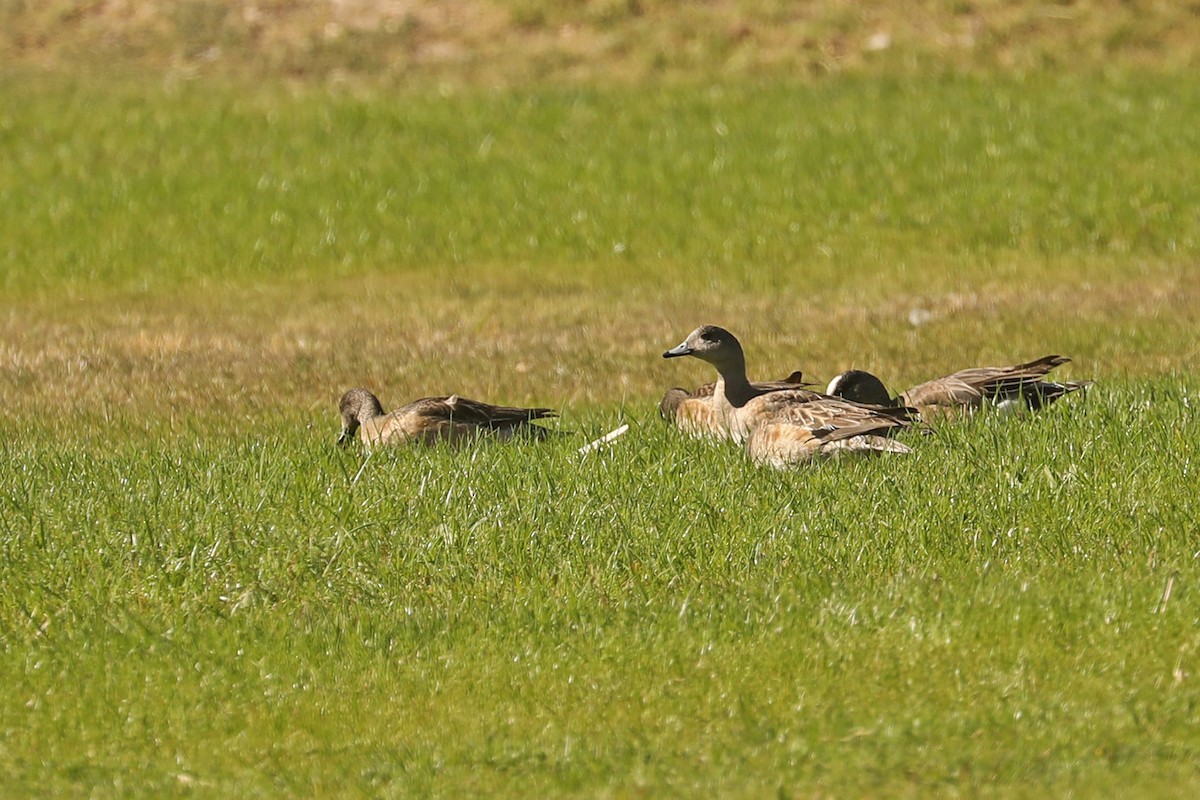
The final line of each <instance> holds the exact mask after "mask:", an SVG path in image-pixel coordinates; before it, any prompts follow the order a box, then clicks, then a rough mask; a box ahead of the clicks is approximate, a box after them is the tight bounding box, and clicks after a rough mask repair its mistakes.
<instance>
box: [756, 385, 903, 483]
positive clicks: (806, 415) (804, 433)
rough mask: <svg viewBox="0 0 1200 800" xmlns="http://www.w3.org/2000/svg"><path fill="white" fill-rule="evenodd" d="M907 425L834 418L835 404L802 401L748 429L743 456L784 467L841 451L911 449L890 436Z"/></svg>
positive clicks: (894, 420)
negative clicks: (748, 433) (748, 434)
mask: <svg viewBox="0 0 1200 800" xmlns="http://www.w3.org/2000/svg"><path fill="white" fill-rule="evenodd" d="M909 424H910V423H909V422H908V421H907V420H905V419H903V418H901V417H889V416H887V415H884V414H876V415H868V418H867V419H865V420H863V421H861V422H853V421H852V420H851V419H838V418H837V416H836V413H835V407H834V406H832V405H830V404H829V403H827V402H822V401H817V402H813V403H803V404H800V405H797V406H792V407H791V408H789V409H788V411H787V412H786V413H784V414H783V415H781V416H779V417H774V418H771V419H769V420H768V421H766V422H763V423H762V424H760V425H759V426H758V427H756V428H755V429H754V430H753V431H751V432H750V437H749V438H748V439H746V454H747V455H748V456H749V457H750V460H751V461H753V462H754V463H755V464H758V465H759V466H768V467H774V468H775V469H787V468H788V467H794V466H799V465H801V464H804V463H807V462H809V461H812V460H813V459H815V458H830V457H834V456H840V455H845V454H855V453H857V454H865V455H872V454H878V453H911V452H912V449H911V448H910V447H909V446H908V445H906V444H904V443H902V442H898V441H896V440H895V439H891V438H888V437H889V436H890V435H891V434H892V433H894V432H895V431H896V430H899V429H901V428H906V427H908V426H909Z"/></svg>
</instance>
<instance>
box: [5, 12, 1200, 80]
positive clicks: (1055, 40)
mask: <svg viewBox="0 0 1200 800" xmlns="http://www.w3.org/2000/svg"><path fill="white" fill-rule="evenodd" d="M1198 57H1200V3H1197V2H1194V0H1189V1H1188V2H1176V3H1166V2H1160V1H1157V0H1135V1H1134V2H1122V1H1121V0H1102V2H1094V3H1083V2H1073V0H1058V2H1051V3H1047V2H1034V1H1033V0H1024V1H1022V2H1003V1H1002V0H922V2H917V3H905V4H899V5H898V4H887V3H857V2H849V1H848V0H809V1H808V2H800V3H793V2H787V1H786V0H720V1H718V2H707V3H677V2H668V1H667V0H576V1H575V2H568V3H552V2H549V1H548V0H510V1H509V2H499V1H498V0H454V2H446V0H339V2H315V1H314V0H307V1H306V2H283V1H281V0H235V1H234V2H217V1H216V0H184V1H183V2H176V3H155V2H148V0H123V1H110V2H92V3H77V2H65V0H48V1H47V2H41V3H32V2H10V3H5V4H3V5H0V60H3V61H4V62H7V63H10V64H15V63H21V64H33V65H40V66H50V67H53V68H57V69H67V70H74V69H95V68H97V67H103V68H105V69H110V70H112V69H116V70H127V71H136V72H143V71H147V70H149V71H166V72H169V73H172V74H176V75H183V76H193V75H196V74H246V73H249V74H264V73H265V74H277V75H278V74H282V75H290V76H293V77H297V78H302V79H308V78H317V79H325V78H334V79H364V78H365V79H368V80H371V81H376V80H383V81H387V82H401V83H404V82H411V81H414V80H416V81H428V80H435V81H450V82H460V81H465V82H473V83H479V82H483V83H510V82H514V81H516V82H519V81H526V80H530V79H538V80H545V79H548V78H549V79H556V80H580V79H581V80H597V79H600V80H612V79H617V80H636V79H642V78H646V77H650V76H661V75H665V76H677V77H678V76H687V77H695V76H696V75H698V74H699V75H708V76H718V75H745V74H761V73H775V74H778V73H787V74H792V75H822V74H827V73H839V72H845V71H861V70H868V71H869V70H877V69H884V70H896V69H901V70H903V69H911V68H914V67H916V68H926V67H929V66H930V65H938V66H939V68H942V69H952V70H963V69H997V68H998V69H1005V70H1012V69H1015V70H1029V69H1038V68H1044V67H1048V68H1059V67H1062V68H1071V69H1079V68H1085V69H1087V68H1091V69H1105V68H1110V67H1113V66H1144V67H1150V68H1160V69H1174V68H1185V67H1194V66H1195V65H1196V64H1197V60H1198Z"/></svg>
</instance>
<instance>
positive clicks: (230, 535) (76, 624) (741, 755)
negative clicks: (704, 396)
mask: <svg viewBox="0 0 1200 800" xmlns="http://www.w3.org/2000/svg"><path fill="white" fill-rule="evenodd" d="M1198 388H1200V387H1197V386H1196V385H1195V383H1194V382H1192V383H1190V384H1189V385H1187V386H1186V387H1182V388H1180V387H1167V386H1165V385H1162V384H1159V385H1158V386H1157V387H1156V393H1155V397H1154V402H1153V403H1151V404H1145V403H1143V402H1142V401H1143V400H1144V399H1146V397H1147V391H1146V389H1145V388H1144V387H1132V386H1123V387H1106V388H1102V389H1098V390H1097V391H1096V392H1095V393H1093V395H1092V396H1091V397H1089V398H1087V400H1086V401H1085V402H1082V403H1072V404H1070V405H1069V406H1068V405H1067V404H1063V406H1062V407H1060V408H1057V409H1054V410H1053V411H1052V412H1051V413H1048V414H1045V415H1043V416H1042V417H1039V418H1036V419H1030V420H1024V421H1018V422H1016V423H1015V424H1013V423H1012V422H1011V421H1007V420H1003V419H997V418H984V419H979V420H975V421H972V422H971V423H969V424H966V425H962V426H951V427H947V428H945V429H944V430H942V431H940V432H939V433H937V434H935V435H933V436H931V437H918V438H921V441H919V442H916V444H917V445H918V448H917V452H916V454H915V455H914V456H913V457H912V458H910V459H878V460H872V461H865V462H846V463H834V464H826V465H822V466H819V467H817V468H815V469H812V470H807V471H804V472H802V473H799V474H784V475H781V474H775V473H769V472H761V471H758V470H755V469H753V468H752V467H750V466H749V465H748V464H747V463H746V462H745V461H744V460H743V459H742V458H740V457H739V456H738V454H737V453H736V452H735V451H732V450H726V449H723V448H718V447H701V446H697V445H695V444H693V443H690V442H686V441H682V440H681V439H680V438H678V437H676V436H674V435H672V433H671V432H670V431H669V430H668V429H666V427H665V426H663V425H661V424H660V423H658V421H657V420H654V419H647V418H646V415H644V414H643V415H640V416H637V417H635V418H634V421H635V422H636V423H637V427H636V430H635V434H634V435H633V436H632V437H631V438H629V439H627V440H626V441H623V442H622V446H620V447H616V448H613V449H612V450H611V451H610V452H608V453H606V454H604V455H601V456H599V457H589V458H587V459H583V460H581V459H579V458H578V457H577V456H576V455H575V453H574V446H575V444H576V442H575V441H571V440H566V441H562V442H557V443H554V444H552V445H550V446H548V447H535V446H530V445H526V446H517V447H515V448H487V447H479V448H472V449H468V450H466V451H464V452H459V453H455V452H452V451H448V450H444V449H437V450H433V451H428V452H422V451H417V452H413V451H400V452H396V453H381V454H378V455H376V456H374V457H372V458H371V459H370V460H369V461H368V462H366V466H365V467H364V468H362V470H361V474H360V466H361V463H362V459H361V458H360V457H359V456H358V455H356V454H355V453H354V452H342V451H338V450H336V449H334V448H331V447H329V446H328V442H329V438H330V437H329V436H326V435H314V434H312V433H309V432H307V431H306V430H305V426H304V425H303V424H302V423H303V421H302V420H294V419H292V420H289V419H277V420H267V421H266V422H265V423H264V425H263V429H262V430H260V431H259V432H258V433H257V434H256V435H254V436H252V437H248V438H247V437H241V436H230V435H228V434H220V433H208V434H200V433H196V434H191V435H184V436H180V437H177V438H176V439H173V440H162V441H155V442H149V443H146V442H139V443H136V444H132V443H131V444H124V445H122V444H119V443H118V444H116V446H111V445H109V444H100V443H97V444H95V445H91V446H81V447H78V448H72V449H70V450H64V449H61V448H47V447H45V446H44V445H42V444H40V443H39V442H40V436H39V435H38V434H40V433H42V432H41V431H38V430H34V431H31V432H30V433H31V437H30V439H29V440H28V441H27V442H25V443H20V444H15V445H9V446H8V447H7V452H6V455H5V458H6V461H7V462H8V463H9V464H10V465H11V469H9V470H7V471H6V478H5V481H4V482H5V487H4V489H5V491H4V494H5V496H6V497H7V498H8V500H7V503H6V509H5V514H4V519H5V520H6V522H5V529H4V542H5V551H4V553H3V559H2V561H0V563H2V564H3V566H2V567H0V569H2V570H3V581H4V585H5V586H6V587H8V590H7V591H6V593H5V596H4V598H3V601H0V602H2V605H0V608H2V614H3V619H5V620H6V632H5V637H4V652H5V654H6V656H5V658H4V659H3V662H2V665H0V669H2V670H3V673H2V674H3V681H4V684H5V686H6V687H7V691H6V693H5V700H4V702H3V703H2V704H0V718H2V719H3V720H4V723H3V725H4V731H5V733H4V739H3V742H4V744H3V753H4V754H5V757H4V759H3V761H2V763H3V768H2V771H0V776H3V779H4V782H5V784H6V785H8V786H10V787H20V788H22V789H24V790H25V791H29V792H33V791H34V790H35V789H37V790H38V791H39V793H41V792H50V791H52V792H62V793H71V792H78V791H80V790H82V789H87V790H89V791H93V792H99V793H101V794H109V793H117V794H121V793H125V792H134V793H152V794H153V793H160V792H168V793H169V792H181V791H184V790H185V789H187V790H189V791H201V790H203V793H204V794H211V795H216V796H220V795H226V794H228V793H231V792H232V793H237V794H242V795H256V794H265V795H274V794H279V793H285V794H291V793H299V794H308V793H317V794H326V793H332V794H339V795H357V794H385V795H387V794H429V793H433V794H460V793H462V792H464V791H486V792H488V793H496V794H501V795H519V796H527V795H528V794H529V793H530V792H532V793H536V794H542V793H551V794H573V793H580V794H585V795H592V794H596V793H601V794H604V793H615V794H618V795H623V794H628V793H636V792H637V791H638V790H639V787H645V788H646V790H648V791H652V792H664V791H667V792H670V793H681V794H689V795H711V794H712V793H713V792H717V793H728V794H735V795H760V794H762V793H763V792H771V791H774V790H775V788H776V787H779V788H780V790H781V791H782V792H783V793H784V794H790V793H793V792H795V793H800V794H808V793H812V792H820V791H836V792H838V793H855V794H857V793H860V792H861V793H871V792H876V791H880V792H885V793H888V794H894V793H900V794H927V793H930V792H940V791H947V792H957V791H982V790H984V789H987V788H989V787H990V788H993V789H995V790H997V791H998V792H999V793H1001V794H1014V793H1015V794H1022V793H1024V792H1031V793H1035V794H1036V793H1039V792H1044V791H1054V792H1058V791H1064V790H1065V789H1066V788H1067V787H1071V786H1075V787H1082V788H1084V789H1086V790H1087V791H1088V792H1089V793H1092V794H1116V793H1118V792H1124V791H1126V790H1127V789H1128V788H1129V786H1130V785H1131V783H1132V785H1143V786H1144V787H1145V788H1146V789H1147V794H1151V795H1153V794H1154V793H1155V787H1158V790H1160V791H1161V790H1165V789H1168V788H1169V789H1171V791H1186V788H1187V787H1191V788H1195V786H1196V777H1197V776H1196V775H1195V773H1194V771H1193V768H1192V767H1191V765H1192V764H1194V762H1195V759H1196V758H1197V756H1198V755H1200V752H1198V751H1200V739H1198V738H1197V736H1196V733H1195V731H1196V723H1197V714H1198V713H1200V712H1198V709H1197V705H1196V704H1197V699H1198V697H1197V690H1196V688H1195V678H1194V672H1195V670H1196V669H1197V668H1198V667H1200V664H1198V662H1197V659H1198V658H1200V653H1197V650H1196V648H1197V645H1198V644H1200V639H1198V638H1197V635H1196V633H1195V625H1196V605H1195V590H1194V585H1195V578H1196V576H1197V571H1196V566H1195V558H1196V554H1195V541H1194V537H1193V536H1192V535H1191V532H1192V531H1193V530H1194V520H1195V518H1196V515H1197V513H1198V512H1200V509H1198V508H1197V501H1196V498H1197V497H1198V496H1200V480H1198V479H1197V474H1196V470H1195V464H1194V463H1193V458H1192V456H1191V454H1190V453H1188V447H1189V443H1190V442H1191V441H1194V439H1193V438H1192V436H1193V434H1192V431H1191V429H1192V428H1194V424H1195V421H1194V416H1193V412H1192V410H1191V409H1192V408H1193V407H1194V405H1195V403H1196V402H1197V390H1198ZM312 421H313V423H314V425H316V424H319V422H320V421H319V420H312ZM568 422H570V423H571V424H572V427H581V428H588V427H590V426H591V425H592V424H593V423H595V422H597V421H596V420H592V421H591V422H589V421H588V420H584V419H571V420H568ZM322 433H324V432H322ZM1130 441H1134V442H1151V441H1152V442H1157V443H1159V445H1160V446H1158V447H1155V448H1147V449H1146V450H1145V451H1144V452H1140V453H1138V454H1136V455H1134V456H1131V454H1130V453H1129V442H1130ZM1164 475H1171V476H1173V480H1171V481H1170V482H1167V481H1163V480H1161V478H1162V476H1164ZM1168 581H1172V582H1173V591H1172V593H1171V597H1170V599H1169V601H1168V602H1166V603H1165V604H1162V602H1161V598H1162V594H1163V591H1164V587H1165V586H1166V585H1167V582H1168ZM1143 782H1144V783H1143ZM184 784H187V785H186V786H185V785H184Z"/></svg>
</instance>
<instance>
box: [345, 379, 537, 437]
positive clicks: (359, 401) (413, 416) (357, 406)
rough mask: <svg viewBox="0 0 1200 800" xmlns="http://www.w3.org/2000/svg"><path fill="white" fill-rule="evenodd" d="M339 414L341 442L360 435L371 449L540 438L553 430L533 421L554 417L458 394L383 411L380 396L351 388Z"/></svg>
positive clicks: (417, 401)
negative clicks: (482, 438)
mask: <svg viewBox="0 0 1200 800" xmlns="http://www.w3.org/2000/svg"><path fill="white" fill-rule="evenodd" d="M338 411H339V412H340V413H341V415H342V432H341V435H340V436H338V444H340V445H343V446H344V445H346V444H349V443H350V441H351V440H352V439H353V438H354V434H355V433H356V432H357V433H358V438H359V439H360V440H362V443H363V445H365V446H366V447H368V448H369V447H371V446H374V445H392V444H404V443H408V442H418V443H420V444H433V443H435V442H448V443H450V444H461V443H463V442H467V441H472V440H474V439H475V438H477V437H479V436H495V437H498V438H501V439H508V438H511V437H513V436H516V435H526V436H533V437H535V438H538V439H542V438H545V436H546V434H548V433H549V431H547V430H546V429H545V428H542V427H539V426H537V425H533V424H531V422H532V421H533V420H535V419H545V418H547V417H553V416H555V413H554V411H552V410H551V409H549V408H512V407H508V406H494V405H491V404H489V403H481V402H479V401H478V400H468V399H467V398H465V397H459V396H458V395H450V396H449V397H422V398H421V399H420V400H414V401H412V402H411V403H408V404H407V405H403V406H400V407H399V408H397V409H396V410H394V411H392V412H390V413H384V410H383V405H382V404H380V402H379V398H377V397H376V396H375V395H373V394H371V392H369V391H367V390H366V389H351V390H350V391H348V392H346V393H345V394H344V395H342V399H341V401H340V402H339V403H338Z"/></svg>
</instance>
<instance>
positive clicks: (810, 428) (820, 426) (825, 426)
mask: <svg viewBox="0 0 1200 800" xmlns="http://www.w3.org/2000/svg"><path fill="white" fill-rule="evenodd" d="M682 356H692V357H694V358H699V359H700V360H702V361H705V362H707V363H708V364H710V365H712V367H713V368H714V369H716V370H717V374H718V375H719V377H718V379H717V382H716V385H715V387H714V389H713V396H712V405H713V408H714V413H715V414H718V415H719V416H720V417H721V418H722V419H723V421H724V424H725V428H726V430H728V432H729V438H731V439H733V440H734V441H735V442H745V443H746V447H747V453H748V454H749V456H750V458H751V459H752V460H753V461H754V462H755V463H761V464H769V465H771V466H780V467H782V466H790V465H793V464H799V463H804V462H806V461H809V460H811V459H812V458H814V457H816V456H821V455H833V454H834V453H835V452H852V451H860V452H865V451H872V452H908V448H907V447H905V446H904V445H899V444H897V443H895V442H891V441H890V440H887V439H886V438H885V435H886V434H890V433H894V432H895V431H896V430H898V429H901V428H905V427H909V426H910V422H909V418H910V416H911V414H912V413H913V412H912V409H909V408H904V407H892V406H888V407H877V406H869V405H864V404H860V403H856V402H853V401H849V400H845V399H842V398H838V397H830V396H829V395H827V394H822V393H821V392H814V391H811V390H809V389H801V388H796V389H781V390H776V391H763V390H762V389H759V388H756V387H755V385H754V384H752V383H751V382H750V381H749V380H748V379H747V378H746V358H745V354H744V352H743V350H742V345H741V343H740V342H739V341H738V340H737V337H736V336H734V335H733V334H732V333H730V332H729V331H727V330H725V329H724V328H721V327H718V326H716V325H702V326H700V327H699V328H697V329H696V330H694V331H692V332H691V333H690V334H688V337H687V339H685V340H684V341H683V342H681V343H680V344H679V345H677V346H675V347H673V348H671V349H670V350H668V351H666V352H665V353H663V358H679V357H682ZM760 428H762V429H763V430H759V429H760Z"/></svg>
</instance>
